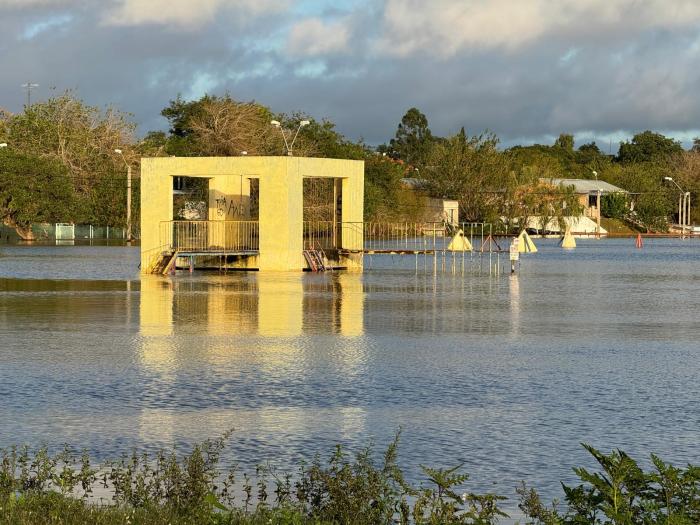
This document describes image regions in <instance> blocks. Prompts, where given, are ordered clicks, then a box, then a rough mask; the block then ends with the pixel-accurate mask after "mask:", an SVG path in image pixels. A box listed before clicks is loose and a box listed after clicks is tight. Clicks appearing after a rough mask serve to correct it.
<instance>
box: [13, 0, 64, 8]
mask: <svg viewBox="0 0 700 525" xmlns="http://www.w3.org/2000/svg"><path fill="white" fill-rule="evenodd" d="M75 3H77V1H76V0H0V9H3V8H13V9H14V8H32V7H55V6H57V7H64V6H67V5H72V4H75Z"/></svg>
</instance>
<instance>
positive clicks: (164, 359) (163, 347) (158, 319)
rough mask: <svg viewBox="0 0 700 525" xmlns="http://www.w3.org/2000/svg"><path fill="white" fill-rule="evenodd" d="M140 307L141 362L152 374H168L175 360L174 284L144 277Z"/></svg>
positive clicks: (165, 280) (153, 277)
mask: <svg viewBox="0 0 700 525" xmlns="http://www.w3.org/2000/svg"><path fill="white" fill-rule="evenodd" d="M139 304H140V307H139V319H140V328H141V330H140V332H141V361H142V363H143V365H144V366H146V367H147V368H149V369H153V370H162V371H164V372H166V373H167V372H168V371H169V370H171V368H172V367H171V363H170V361H171V359H172V357H173V355H172V354H173V352H172V346H171V344H172V341H171V339H170V336H171V335H172V334H173V283H172V282H171V281H170V280H168V279H162V278H159V277H155V276H144V277H143V278H142V279H141V300H140V303H139Z"/></svg>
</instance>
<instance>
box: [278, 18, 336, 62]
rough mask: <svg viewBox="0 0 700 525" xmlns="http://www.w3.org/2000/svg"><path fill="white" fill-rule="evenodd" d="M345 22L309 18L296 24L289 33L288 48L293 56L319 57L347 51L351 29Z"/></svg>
mask: <svg viewBox="0 0 700 525" xmlns="http://www.w3.org/2000/svg"><path fill="white" fill-rule="evenodd" d="M346 22H347V20H346V21H345V22H324V21H323V20H321V19H320V18H307V19H305V20H302V21H300V22H298V23H296V24H294V25H293V26H292V28H291V31H290V32H289V39H288V41H287V46H288V49H289V51H290V53H292V54H293V55H297V56H318V55H328V54H333V53H341V52H344V51H346V50H347V48H348V41H349V38H350V29H349V27H348V26H347V23H346Z"/></svg>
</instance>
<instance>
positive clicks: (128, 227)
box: [114, 148, 131, 243]
mask: <svg viewBox="0 0 700 525" xmlns="http://www.w3.org/2000/svg"><path fill="white" fill-rule="evenodd" d="M114 153H116V154H117V155H120V156H121V158H122V160H123V161H124V164H126V242H129V243H130V242H131V164H129V163H128V162H127V161H126V158H125V157H124V152H123V151H122V150H120V149H118V148H117V149H115V150H114Z"/></svg>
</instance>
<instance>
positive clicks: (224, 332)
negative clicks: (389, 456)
mask: <svg viewBox="0 0 700 525" xmlns="http://www.w3.org/2000/svg"><path fill="white" fill-rule="evenodd" d="M536 242H537V244H538V247H539V248H540V253H538V254H533V255H528V256H525V257H524V260H523V262H522V265H521V267H520V271H519V273H518V274H517V276H515V277H511V276H510V275H507V274H504V275H500V276H490V275H489V273H488V267H486V266H485V267H484V271H482V272H481V274H480V273H479V272H478V271H476V270H475V269H476V267H477V266H478V256H470V255H467V257H466V260H465V261H464V264H465V265H466V268H467V271H465V275H462V273H461V264H462V261H461V256H460V257H459V258H458V259H457V261H456V269H455V272H454V273H453V272H452V271H451V270H450V265H451V264H452V262H451V260H448V261H447V264H446V271H445V272H444V273H443V272H442V271H440V270H441V264H439V265H438V270H439V271H438V272H437V274H433V272H432V267H431V265H432V260H431V259H428V261H424V260H423V259H422V258H420V259H419V260H418V267H419V268H418V271H416V260H415V258H413V257H403V258H402V257H394V258H393V259H392V258H391V257H388V256H386V257H374V258H373V259H372V261H371V269H367V271H366V272H365V273H364V274H362V275H357V274H350V273H341V272H336V273H325V274H308V273H307V274H302V273H298V274H262V273H229V274H227V275H222V274H219V273H195V274H193V275H190V274H189V273H178V274H177V275H175V276H173V277H155V276H143V277H141V276H139V273H138V267H137V266H138V248H127V247H79V246H63V247H55V246H53V247H52V246H46V247H41V246H7V245H4V246H0V448H1V447H6V446H9V445H12V444H21V443H28V444H31V445H40V444H48V445H50V446H59V445H61V444H63V443H70V444H73V445H75V446H77V447H86V448H88V449H89V450H91V451H92V452H93V453H94V454H95V455H96V456H97V457H98V458H101V459H112V458H115V457H116V456H118V455H120V454H121V453H123V452H127V451H129V450H130V449H131V448H132V447H136V448H138V449H139V450H153V449H155V448H158V447H163V446H165V447H171V446H175V447H177V448H178V449H180V450H186V449H187V448H188V447H189V446H190V445H191V444H193V443H195V442H198V441H201V440H204V439H206V438H215V437H218V436H220V435H221V434H222V433H224V432H225V431H226V430H228V429H234V433H233V437H232V440H231V444H230V447H229V449H228V451H227V454H226V457H225V459H226V462H227V463H233V462H237V463H239V464H240V465H241V467H242V468H244V469H247V470H253V468H254V465H255V464H256V463H260V462H268V461H269V462H270V463H272V464H273V465H275V466H276V467H278V468H279V469H281V470H296V466H297V465H298V463H299V462H300V461H301V460H309V459H311V458H313V456H314V455H315V454H317V453H319V454H321V455H322V456H327V455H329V454H330V453H331V452H332V448H333V445H334V444H336V443H344V444H347V445H348V446H350V447H351V448H357V447H360V446H362V445H366V444H368V443H369V442H371V441H373V442H374V443H376V445H377V449H381V448H382V447H384V446H385V445H386V444H387V443H388V442H389V441H390V440H391V438H392V436H393V435H394V434H395V433H396V431H397V430H398V429H399V428H401V429H403V433H402V437H401V447H400V463H401V465H402V466H403V467H405V468H406V471H407V473H408V475H409V478H410V479H412V480H414V481H416V480H419V479H420V472H419V465H420V464H425V465H430V466H454V465H456V464H459V463H464V469H465V470H466V471H468V472H469V473H470V474H471V481H470V484H469V485H468V487H469V488H471V489H474V490H489V491H497V492H499V493H501V494H503V495H506V496H508V497H509V498H510V502H509V503H506V507H514V506H515V502H514V497H515V494H514V488H515V486H516V485H517V484H518V483H519V481H520V480H523V479H524V480H527V481H528V483H529V484H532V485H534V486H535V487H537V488H538V489H540V490H541V491H542V492H543V493H544V494H545V495H546V496H548V497H553V496H560V495H561V492H560V488H559V481H560V480H565V481H566V480H568V481H570V480H572V479H573V478H572V473H571V467H572V466H575V465H590V464H591V463H590V460H589V459H588V457H587V455H586V453H585V451H584V450H583V449H582V448H581V446H580V443H581V442H586V443H591V444H592V445H594V446H596V447H600V448H602V449H604V450H610V449H612V448H617V447H619V448H621V449H624V450H625V451H627V452H629V453H630V454H632V455H633V456H635V457H638V458H645V457H648V455H649V453H651V452H655V453H657V454H659V455H661V456H662V457H663V458H665V459H667V460H670V461H673V462H675V463H678V464H683V463H685V462H695V463H700V453H699V452H700V448H699V443H700V405H699V402H700V322H699V321H698V312H699V311H700V277H699V275H700V273H699V271H698V269H699V266H698V262H699V255H700V241H695V240H692V241H688V240H686V241H681V240H673V239H663V240H662V239H659V240H648V241H646V244H645V247H644V248H643V249H642V250H637V249H635V247H634V240H629V239H627V240H601V241H596V240H579V241H578V248H577V249H575V250H573V251H564V250H562V249H561V248H558V247H557V246H556V244H555V242H554V241H544V240H540V241H539V242H538V241H536ZM369 263H370V261H369V260H367V261H366V265H367V266H368V267H369ZM424 268H427V271H426V270H425V269H424Z"/></svg>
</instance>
